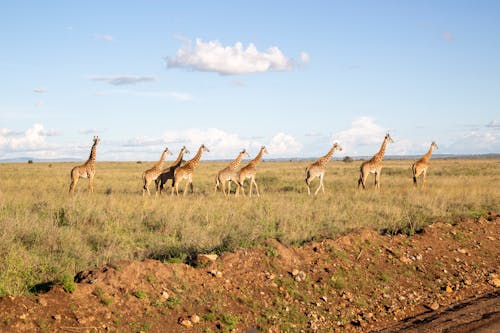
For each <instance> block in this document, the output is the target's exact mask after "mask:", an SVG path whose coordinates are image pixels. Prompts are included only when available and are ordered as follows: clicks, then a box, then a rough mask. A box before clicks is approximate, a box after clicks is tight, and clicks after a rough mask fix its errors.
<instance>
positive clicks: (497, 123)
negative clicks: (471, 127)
mask: <svg viewBox="0 0 500 333" xmlns="http://www.w3.org/2000/svg"><path fill="white" fill-rule="evenodd" d="M486 127H490V128H494V129H499V128H500V121H497V120H492V121H490V122H489V123H488V124H486Z"/></svg>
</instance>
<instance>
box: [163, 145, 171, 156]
mask: <svg viewBox="0 0 500 333" xmlns="http://www.w3.org/2000/svg"><path fill="white" fill-rule="evenodd" d="M163 152H164V153H165V155H172V152H171V151H170V150H168V148H166V147H165V150H163Z"/></svg>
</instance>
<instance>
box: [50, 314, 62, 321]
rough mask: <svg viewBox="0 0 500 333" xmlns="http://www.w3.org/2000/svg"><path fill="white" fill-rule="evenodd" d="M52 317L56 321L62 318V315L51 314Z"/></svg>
mask: <svg viewBox="0 0 500 333" xmlns="http://www.w3.org/2000/svg"><path fill="white" fill-rule="evenodd" d="M52 319H54V320H56V321H60V320H61V319H62V316H61V315H60V314H56V315H53V316H52Z"/></svg>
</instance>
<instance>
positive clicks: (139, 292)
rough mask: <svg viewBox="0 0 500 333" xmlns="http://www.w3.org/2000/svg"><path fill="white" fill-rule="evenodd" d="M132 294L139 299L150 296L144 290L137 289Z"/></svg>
mask: <svg viewBox="0 0 500 333" xmlns="http://www.w3.org/2000/svg"><path fill="white" fill-rule="evenodd" d="M132 295H134V296H135V297H137V298H138V299H145V298H146V297H148V294H147V293H146V292H145V291H142V290H136V291H134V293H133V294H132Z"/></svg>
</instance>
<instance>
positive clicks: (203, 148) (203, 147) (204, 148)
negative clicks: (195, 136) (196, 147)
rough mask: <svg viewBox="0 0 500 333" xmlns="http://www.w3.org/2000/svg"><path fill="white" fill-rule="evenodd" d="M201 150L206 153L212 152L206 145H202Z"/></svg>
mask: <svg viewBox="0 0 500 333" xmlns="http://www.w3.org/2000/svg"><path fill="white" fill-rule="evenodd" d="M200 149H201V151H206V152H207V153H209V152H210V149H208V148H207V146H205V145H204V144H202V145H201V146H200Z"/></svg>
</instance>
